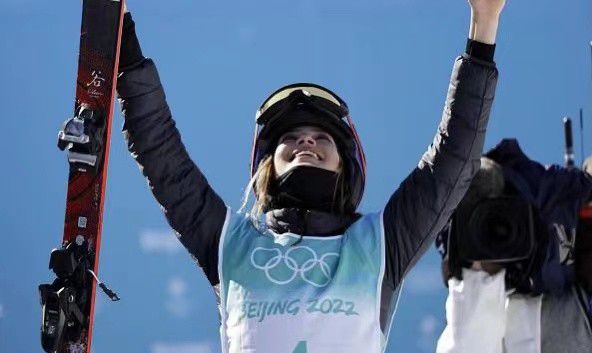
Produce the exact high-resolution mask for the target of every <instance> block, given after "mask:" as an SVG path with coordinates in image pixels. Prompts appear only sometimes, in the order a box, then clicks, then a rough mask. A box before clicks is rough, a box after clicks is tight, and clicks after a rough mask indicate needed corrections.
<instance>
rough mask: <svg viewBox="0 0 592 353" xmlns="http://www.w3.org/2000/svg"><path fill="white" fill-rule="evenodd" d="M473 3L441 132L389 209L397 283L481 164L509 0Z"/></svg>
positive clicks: (390, 267) (390, 268) (392, 279)
mask: <svg viewBox="0 0 592 353" xmlns="http://www.w3.org/2000/svg"><path fill="white" fill-rule="evenodd" d="M469 3H470V4H471V27H470V28H471V29H470V34H469V41H468V43H467V52H466V53H465V54H463V55H462V56H461V57H459V58H458V59H457V60H456V62H455V63H454V67H453V69H452V76H451V78H450V85H449V87H448V94H447V98H446V104H445V107H444V111H443V113H442V121H441V122H440V125H439V127H438V132H437V134H436V136H435V137H434V140H433V142H432V144H431V145H430V147H429V148H428V150H427V151H426V152H425V153H424V155H423V156H422V158H421V160H420V162H419V164H418V166H417V167H416V168H415V169H414V170H413V171H412V172H411V174H410V175H409V176H408V177H407V178H406V179H405V180H404V181H403V182H402V183H401V185H400V186H399V188H398V189H397V191H396V192H395V193H394V194H393V195H392V196H391V198H390V199H389V201H388V203H387V205H386V207H385V209H384V227H385V238H386V256H387V258H386V265H387V268H386V276H387V280H388V282H389V284H390V285H392V286H393V287H394V288H396V287H398V286H399V284H400V282H401V280H402V279H403V277H404V276H405V274H406V273H407V272H408V271H409V270H410V269H411V267H412V266H413V265H414V264H415V263H416V262H417V261H418V260H419V258H420V257H421V255H423V254H424V253H425V251H426V250H427V249H428V247H429V246H430V245H431V244H432V243H433V241H434V238H435V237H436V235H437V233H438V232H439V231H440V230H441V229H442V228H443V227H444V225H445V224H446V223H447V221H448V219H449V218H450V216H451V215H452V212H453V211H454V209H455V208H456V206H457V205H458V203H459V202H460V200H461V199H462V198H463V196H464V194H465V192H466V191H467V189H468V187H469V185H470V183H471V180H472V178H473V176H474V175H475V173H476V172H477V171H478V170H479V164H480V157H481V153H482V149H483V143H484V140H485V129H486V126H487V121H488V119H489V113H490V110H491V106H492V104H493V98H494V95H495V87H496V83H497V69H496V67H495V64H494V63H493V51H494V46H493V45H492V44H493V43H494V41H495V34H496V32H497V25H498V19H499V15H500V12H501V10H502V8H503V5H504V3H505V0H470V1H469Z"/></svg>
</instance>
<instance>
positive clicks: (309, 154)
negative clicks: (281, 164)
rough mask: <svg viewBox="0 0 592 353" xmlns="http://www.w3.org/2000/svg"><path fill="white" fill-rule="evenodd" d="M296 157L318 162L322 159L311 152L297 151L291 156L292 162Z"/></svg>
mask: <svg viewBox="0 0 592 353" xmlns="http://www.w3.org/2000/svg"><path fill="white" fill-rule="evenodd" d="M296 157H312V158H314V159H316V160H319V161H321V160H322V158H321V157H320V156H319V155H318V154H316V153H314V152H312V151H297V152H295V153H293V154H292V160H294V159H295V158H296Z"/></svg>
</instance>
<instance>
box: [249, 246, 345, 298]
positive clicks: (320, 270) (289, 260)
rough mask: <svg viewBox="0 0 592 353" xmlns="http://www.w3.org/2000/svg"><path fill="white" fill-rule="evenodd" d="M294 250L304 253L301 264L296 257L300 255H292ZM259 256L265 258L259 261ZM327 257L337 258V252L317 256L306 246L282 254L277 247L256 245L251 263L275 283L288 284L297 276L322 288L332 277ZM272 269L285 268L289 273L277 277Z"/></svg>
mask: <svg viewBox="0 0 592 353" xmlns="http://www.w3.org/2000/svg"><path fill="white" fill-rule="evenodd" d="M296 251H303V252H304V253H305V254H306V256H305V258H306V259H305V260H304V262H302V263H301V264H299V263H298V259H299V258H301V257H302V256H299V257H298V258H296V257H295V256H294V255H295V254H294V252H296ZM257 254H259V257H258V259H259V260H257V259H256V256H257ZM261 257H263V259H266V260H264V261H261ZM329 258H334V259H335V260H337V259H339V254H338V253H335V252H328V253H326V254H324V255H323V256H321V257H319V256H318V255H317V253H316V252H315V251H314V250H313V249H311V248H309V247H308V246H295V247H291V248H290V249H288V251H286V253H285V254H282V251H281V250H280V249H277V248H264V247H257V248H255V250H253V252H252V253H251V264H252V265H253V266H254V267H255V268H257V269H259V270H262V271H264V272H265V276H266V277H267V279H269V280H270V281H271V282H273V283H275V284H280V285H283V284H288V283H290V282H292V281H293V280H294V279H295V278H296V277H298V276H299V277H300V278H301V279H302V280H303V281H305V282H307V283H309V284H311V285H313V286H315V287H319V288H322V287H325V286H326V285H328V284H329V282H331V280H332V279H333V274H332V273H331V272H332V271H331V267H330V266H329V264H328V263H327V261H326V260H328V259H329ZM274 269H277V270H276V271H282V270H284V271H285V269H287V270H289V272H288V273H290V274H289V275H288V276H286V278H285V279H279V278H277V274H276V275H274V273H272V270H274ZM313 272H314V273H315V274H316V276H314V277H313V276H312V273H313Z"/></svg>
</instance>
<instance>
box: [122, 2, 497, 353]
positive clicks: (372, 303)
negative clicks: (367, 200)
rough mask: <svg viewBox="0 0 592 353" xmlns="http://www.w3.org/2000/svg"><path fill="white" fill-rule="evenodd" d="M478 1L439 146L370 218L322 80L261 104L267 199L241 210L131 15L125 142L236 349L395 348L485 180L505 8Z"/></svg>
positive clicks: (344, 124)
mask: <svg viewBox="0 0 592 353" xmlns="http://www.w3.org/2000/svg"><path fill="white" fill-rule="evenodd" d="M469 3H470V7H471V24H470V31H469V38H468V41H467V50H466V53H464V54H463V55H462V56H461V57H459V58H458V59H457V60H456V61H455V63H454V67H453V71H452V77H451V81H450V85H449V89H448V95H447V98H446V106H445V108H444V112H443V115H442V121H441V123H440V125H439V128H438V132H437V134H436V137H435V138H434V140H433V143H432V144H431V146H430V147H429V148H428V150H427V151H426V152H425V154H424V155H423V156H422V157H421V159H420V161H419V164H418V166H417V167H416V168H415V169H414V170H413V171H412V172H411V174H410V175H409V176H408V177H407V178H406V179H405V180H404V181H403V182H402V183H401V185H399V187H398V188H397V189H396V191H395V192H394V193H393V194H392V196H391V197H390V199H389V200H388V202H387V204H386V205H385V206H384V209H383V210H382V211H380V212H377V213H369V214H364V215H362V214H359V213H357V212H356V210H357V207H358V205H359V203H360V200H361V198H362V195H363V190H364V183H365V172H366V165H365V159H364V153H363V150H362V145H361V143H360V141H359V138H358V135H357V133H356V131H355V128H354V126H353V124H352V122H351V119H350V117H349V112H348V107H347V105H346V103H345V102H344V100H342V99H341V98H340V97H338V96H337V95H336V94H335V93H333V92H332V91H330V90H328V89H326V88H324V87H321V86H319V85H315V84H309V83H302V84H293V85H289V86H285V87H282V88H280V89H279V90H277V91H276V92H274V93H273V94H272V95H271V96H269V98H267V99H266V100H265V101H264V102H263V103H262V105H261V106H260V108H259V110H258V111H257V127H256V135H255V139H254V145H253V151H252V159H251V166H252V170H251V181H250V183H249V187H248V190H247V193H249V192H251V191H253V192H254V193H255V201H254V204H253V205H252V208H251V209H250V210H249V211H243V212H239V213H235V212H233V211H231V210H230V208H228V207H227V206H226V205H225V204H224V202H223V201H222V199H221V198H220V197H219V196H218V194H216V192H215V191H214V190H213V189H212V187H211V186H210V185H209V184H208V182H207V180H206V178H205V177H204V175H203V174H202V173H201V171H200V170H199V169H198V167H197V166H196V165H195V164H194V163H193V162H192V160H191V159H190V157H189V155H188V153H187V151H186V150H185V148H184V146H183V144H182V142H181V138H180V134H179V131H178V130H177V129H176V127H175V123H174V121H173V119H172V117H171V112H170V110H169V107H168V105H167V103H166V100H165V95H164V91H163V88H162V86H161V83H160V80H159V77H158V74H157V71H156V68H155V65H154V63H153V61H152V60H150V59H148V58H145V57H144V56H143V54H142V51H141V49H140V45H139V42H138V39H137V36H136V34H135V25H134V22H133V20H132V18H131V15H130V14H129V13H128V14H126V16H125V18H124V29H123V34H122V48H121V56H120V65H119V72H120V77H119V79H118V81H117V91H118V94H119V97H120V99H121V103H122V110H123V112H124V115H125V123H124V126H123V132H124V135H125V138H126V141H127V144H128V149H129V151H130V152H131V153H132V156H133V157H134V158H135V160H136V162H137V163H138V164H139V165H140V167H141V170H142V172H143V174H144V176H145V177H146V178H147V179H148V181H149V185H150V188H151V191H152V192H153V194H154V196H155V198H156V199H157V201H158V202H159V204H160V205H161V206H162V207H163V210H164V212H165V215H166V217H167V220H168V222H169V224H170V225H171V227H172V228H173V229H174V230H175V232H176V234H177V236H178V238H179V240H180V241H181V243H182V244H183V245H184V246H185V247H186V248H187V250H188V251H189V252H190V254H191V255H192V256H193V257H194V258H195V259H196V260H197V262H198V264H199V265H200V266H201V268H202V269H203V271H204V272H205V274H206V276H207V278H208V280H209V282H210V283H211V285H212V286H213V287H214V288H215V289H216V294H217V297H218V301H219V309H220V317H221V329H220V334H221V339H222V351H223V352H233V353H235V352H265V353H272V352H273V353H275V352H300V353H302V352H342V353H348V352H351V353H353V352H356V353H359V352H382V351H384V350H385V347H386V343H387V338H388V331H389V328H390V324H391V318H392V316H393V314H394V310H395V306H396V301H397V297H398V291H399V289H400V286H401V283H402V281H403V279H404V277H405V275H406V274H407V273H408V272H409V270H410V269H411V267H412V266H413V265H414V264H415V263H416V262H417V261H418V259H419V258H420V257H421V256H422V254H423V253H424V252H425V251H426V250H427V249H428V248H429V246H430V245H431V244H432V242H433V240H434V238H435V236H436V235H437V233H438V232H439V231H440V230H441V228H442V227H443V226H444V225H445V224H446V222H447V221H448V219H449V217H450V215H451V214H452V212H453V211H454V209H455V207H456V206H457V204H458V203H459V201H460V200H461V199H462V197H463V195H464V193H465V191H466V190H467V188H468V187H469V184H470V182H471V179H472V177H473V175H474V174H475V173H476V172H477V171H478V170H479V160H480V157H481V153H482V148H483V143H484V138H485V129H486V125H487V121H488V117H489V112H490V110H491V106H492V103H493V98H494V94H495V86H496V82H497V70H496V67H495V64H494V62H493V52H494V48H495V44H494V43H495V37H496V32H497V27H498V20H499V16H500V13H501V11H502V8H503V7H504V4H505V0H469ZM413 69H414V70H421V68H413ZM401 118H403V117H401ZM367 119H371V117H367ZM389 153H390V151H389ZM387 156H388V154H386V155H385V157H387ZM247 197H248V195H247ZM243 206H245V207H243V210H244V209H245V208H246V206H247V204H246V200H245V204H244V205H243Z"/></svg>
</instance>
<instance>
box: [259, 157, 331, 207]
mask: <svg viewBox="0 0 592 353" xmlns="http://www.w3.org/2000/svg"><path fill="white" fill-rule="evenodd" d="M337 179H338V174H337V173H336V172H332V171H329V170H326V169H322V168H317V167H310V166H299V167H296V168H293V169H291V170H289V171H288V172H286V173H284V174H282V175H281V176H280V177H279V178H278V179H277V180H276V184H275V186H274V188H273V189H272V192H271V193H270V194H271V195H270V196H271V202H270V205H269V209H281V208H300V209H307V210H319V211H325V212H331V213H336V212H338V208H337V207H336V205H337V203H336V202H335V201H336V199H337V198H336V196H337Z"/></svg>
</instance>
